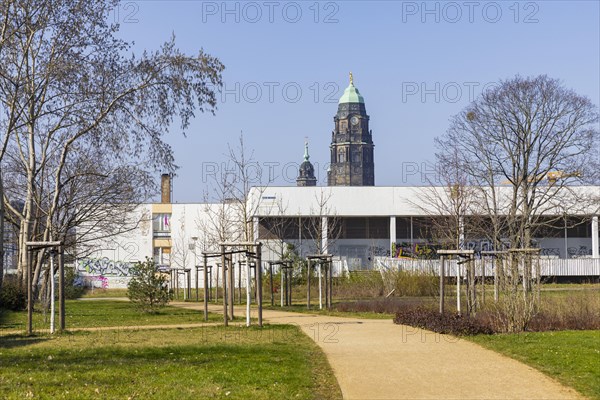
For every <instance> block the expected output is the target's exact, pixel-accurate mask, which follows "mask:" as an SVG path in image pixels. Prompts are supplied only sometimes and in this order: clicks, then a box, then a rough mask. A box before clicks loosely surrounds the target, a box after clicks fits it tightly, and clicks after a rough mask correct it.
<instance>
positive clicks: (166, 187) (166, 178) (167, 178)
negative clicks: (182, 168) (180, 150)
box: [160, 174, 171, 204]
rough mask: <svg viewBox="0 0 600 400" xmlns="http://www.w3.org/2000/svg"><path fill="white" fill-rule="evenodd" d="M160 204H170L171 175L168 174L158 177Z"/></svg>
mask: <svg viewBox="0 0 600 400" xmlns="http://www.w3.org/2000/svg"><path fill="white" fill-rule="evenodd" d="M160 202H161V203H163V204H170V203H171V175H169V174H162V175H161V176H160Z"/></svg>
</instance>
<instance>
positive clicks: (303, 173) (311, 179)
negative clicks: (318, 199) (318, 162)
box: [296, 141, 317, 186]
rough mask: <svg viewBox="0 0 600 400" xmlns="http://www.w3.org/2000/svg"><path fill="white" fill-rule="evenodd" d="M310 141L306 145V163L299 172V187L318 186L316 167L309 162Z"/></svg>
mask: <svg viewBox="0 0 600 400" xmlns="http://www.w3.org/2000/svg"><path fill="white" fill-rule="evenodd" d="M309 158H310V156H309V155H308V141H306V142H305V143H304V161H303V162H302V164H300V170H299V171H298V179H296V185H297V186H317V178H315V167H313V165H312V163H311V162H310V161H309Z"/></svg>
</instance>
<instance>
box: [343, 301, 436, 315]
mask: <svg viewBox="0 0 600 400" xmlns="http://www.w3.org/2000/svg"><path fill="white" fill-rule="evenodd" d="M431 302H432V299H429V298H423V297H388V298H378V299H369V300H358V301H343V302H340V303H337V304H335V305H334V308H335V310H337V311H341V312H373V313H380V314H395V313H396V312H398V310H401V309H403V308H406V307H407V306H409V307H416V306H422V305H424V304H426V303H431Z"/></svg>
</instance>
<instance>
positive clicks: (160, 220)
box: [152, 213, 171, 237]
mask: <svg viewBox="0 0 600 400" xmlns="http://www.w3.org/2000/svg"><path fill="white" fill-rule="evenodd" d="M152 230H153V232H154V237H168V236H170V234H171V214H164V213H163V214H154V215H153V217H152Z"/></svg>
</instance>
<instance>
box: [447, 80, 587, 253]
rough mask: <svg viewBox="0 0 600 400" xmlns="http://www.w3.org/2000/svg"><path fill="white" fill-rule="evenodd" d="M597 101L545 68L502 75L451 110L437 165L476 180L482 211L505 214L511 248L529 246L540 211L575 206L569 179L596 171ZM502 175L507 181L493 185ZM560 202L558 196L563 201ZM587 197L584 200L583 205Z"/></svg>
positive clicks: (579, 179) (576, 199) (578, 179)
mask: <svg viewBox="0 0 600 400" xmlns="http://www.w3.org/2000/svg"><path fill="white" fill-rule="evenodd" d="M597 122H598V112H597V108H596V107H595V106H594V105H593V104H592V103H591V101H590V100H589V99H587V98H585V97H582V96H579V95H577V94H576V93H574V92H573V91H571V90H568V89H566V88H564V87H563V86H562V85H561V83H560V82H559V81H557V80H554V79H550V78H548V77H547V76H538V77H535V78H522V77H519V76H517V77H516V78H513V79H511V80H507V81H503V82H501V84H500V85H499V86H498V87H496V88H493V89H490V90H488V91H486V92H485V93H483V94H482V96H481V97H480V98H479V99H478V100H476V101H475V102H473V103H472V104H471V105H469V106H468V107H467V108H466V109H465V110H463V111H462V112H461V113H459V114H458V115H456V116H455V117H454V118H453V119H452V122H451V125H450V128H449V130H448V132H447V133H446V134H445V135H443V136H442V137H440V138H438V139H437V145H438V148H439V149H448V150H449V153H450V154H451V158H449V156H448V151H441V152H439V153H438V154H437V157H438V160H439V162H440V164H441V165H442V168H445V167H446V166H451V165H452V164H456V163H455V162H454V160H455V158H456V156H458V157H459V158H460V160H461V162H460V163H459V164H458V165H456V169H457V170H458V172H459V173H461V174H463V175H464V176H465V178H466V179H467V181H468V182H469V183H470V184H473V185H474V186H476V187H479V188H480V196H481V198H483V199H484V200H485V202H484V204H483V205H484V206H485V207H486V211H489V210H490V208H493V209H494V211H496V212H498V213H501V214H503V215H504V216H505V219H506V223H505V224H504V225H503V228H505V230H506V234H507V237H508V240H509V242H510V247H511V248H529V247H530V246H531V243H532V238H533V235H532V234H533V232H534V230H535V229H536V228H537V227H538V226H539V225H540V223H541V220H542V216H544V215H548V214H551V211H555V209H556V207H557V205H558V204H560V202H563V201H569V206H570V207H574V209H579V205H581V203H580V200H582V199H581V198H580V196H581V191H577V190H573V186H572V184H573V183H576V182H583V180H582V179H583V178H582V177H586V176H588V177H591V176H595V174H597V172H596V171H594V167H595V166H597V162H598V161H597V160H598V142H599V132H598V130H597V128H595V127H594V124H596V123H597ZM504 182H506V183H507V184H508V190H506V189H507V188H506V187H499V185H500V184H502V183H504ZM563 204H564V203H563ZM588 205H589V204H586V206H588Z"/></svg>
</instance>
